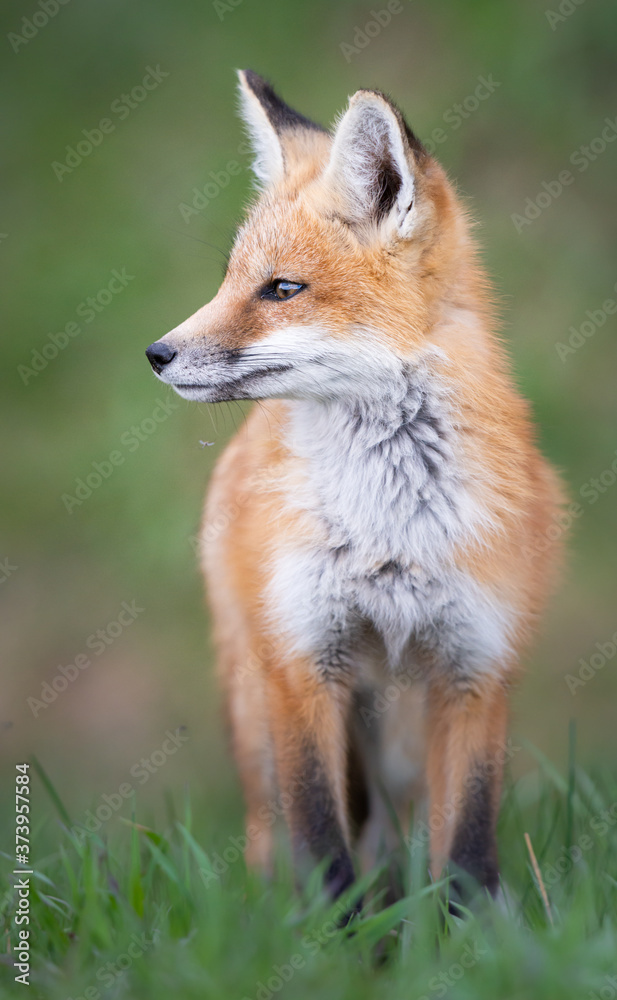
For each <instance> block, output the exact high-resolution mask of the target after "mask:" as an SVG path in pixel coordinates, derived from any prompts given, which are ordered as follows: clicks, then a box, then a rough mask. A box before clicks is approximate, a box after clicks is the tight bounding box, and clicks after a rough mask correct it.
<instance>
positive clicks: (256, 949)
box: [2, 757, 617, 1000]
mask: <svg viewBox="0 0 617 1000" xmlns="http://www.w3.org/2000/svg"><path fill="white" fill-rule="evenodd" d="M33 780H34V779H33ZM43 781H44V784H45V786H46V787H47V791H48V792H49V793H50V808H49V812H48V813H47V814H46V815H45V817H44V819H43V821H42V822H41V824H40V826H39V828H38V830H35V831H34V835H33V844H32V849H33V857H35V858H37V859H39V860H38V861H37V862H36V865H35V874H34V876H33V877H32V890H31V924H30V930H31V940H32V949H31V965H32V986H31V992H30V993H29V994H28V995H30V996H33V997H45V998H50V1000H56V998H58V1000H59V998H68V997H70V998H73V1000H77V998H81V997H85V998H87V1000H98V998H99V997H101V998H110V1000H111V998H112V997H113V998H118V1000H120V998H131V1000H133V998H138V997H139V998H140V997H144V998H149V1000H158V998H161V1000H163V998H168V997H174V998H183V1000H184V998H195V1000H198V998H199V1000H204V998H210V997H213V998H214V997H217V998H218V997H222V998H230V1000H231V998H235V997H237V998H238V1000H240V998H251V1000H253V998H257V1000H270V997H276V996H279V995H280V996H284V997H286V998H292V997H298V998H300V997H314V996H317V995H318V996H319V997H321V998H326V1000H327V998H329V997H332V998H334V997H337V998H340V997H349V998H354V1000H355V998H363V997H377V996H388V997H389V998H398V997H401V998H410V997H411V998H423V997H429V998H432V997H442V996H446V995H447V996H451V997H457V998H467V997H469V998H475V1000H482V998H487V1000H488V998H490V1000H498V998H505V997H507V998H508V1000H514V998H519V997H520V998H521V1000H523V998H534V1000H537V998H543V997H546V998H550V1000H556V998H560V1000H568V998H573V1000H574V998H577V1000H578V998H581V997H585V998H587V997H595V996H601V997H603V998H604V997H609V996H614V995H615V993H617V988H616V987H617V979H612V978H611V977H615V976H617V881H616V880H615V877H614V876H615V873H616V872H617V864H616V862H617V841H616V838H615V833H614V830H615V824H616V823H617V805H616V803H617V780H616V779H615V777H614V776H611V775H609V774H595V775H594V776H593V777H591V776H590V775H589V774H587V773H585V772H584V771H582V770H580V769H578V768H577V767H576V766H575V764H574V762H573V761H572V762H571V766H570V769H569V774H568V775H566V776H565V777H564V776H562V775H561V774H560V773H559V772H558V770H557V769H556V768H555V767H554V766H553V765H552V764H551V763H550V762H549V761H547V760H545V759H544V758H541V757H539V759H538V768H537V770H536V771H535V772H533V773H531V774H530V775H528V776H527V777H526V778H524V779H521V780H520V781H519V782H518V783H517V784H516V785H515V784H514V783H513V782H512V781H509V783H508V784H507V787H506V791H505V794H504V802H503V807H502V813H501V818H500V830H499V843H500V853H501V863H502V872H503V880H504V886H505V889H506V892H505V896H506V901H505V903H504V904H502V905H501V906H500V907H497V906H495V905H493V904H489V903H488V902H487V903H486V904H483V905H482V906H479V907H476V908H475V911H474V912H473V913H471V912H470V913H469V914H468V915H467V916H466V918H465V919H458V918H454V917H449V916H448V915H447V914H446V911H445V906H444V897H445V893H447V885H446V883H445V882H442V883H440V884H438V885H435V884H431V882H430V880H429V877H428V872H427V865H426V857H425V856H424V853H423V852H422V851H421V850H415V851H413V852H412V851H407V852H406V855H405V858H406V861H405V865H406V869H407V872H406V878H407V882H408V886H409V890H408V895H407V896H406V897H405V898H404V899H403V900H402V901H400V902H399V903H396V904H394V905H393V906H390V907H386V908H384V907H383V905H382V901H381V897H380V893H379V891H377V890H374V891H372V892H371V886H374V885H375V881H376V878H377V876H378V874H379V873H372V874H371V875H369V876H368V877H367V878H366V879H365V880H364V881H363V883H361V885H360V888H363V889H365V890H368V891H367V899H368V902H367V903H366V906H365V910H364V911H363V913H362V915H361V916H360V917H357V918H354V920H353V922H352V924H351V927H348V928H345V927H343V926H342V925H341V921H340V916H341V913H342V912H343V911H344V909H345V906H348V905H349V904H350V902H352V900H351V899H350V898H347V899H345V900H344V901H343V905H341V903H339V904H337V905H335V906H333V905H332V904H330V903H329V902H328V901H327V900H326V899H325V898H324V897H323V894H322V892H321V889H320V881H319V872H315V873H314V874H313V876H311V878H310V879H309V881H308V884H307V885H306V886H305V887H304V888H303V889H302V891H296V890H295V889H294V886H293V877H292V874H291V872H290V867H289V864H288V859H287V852H286V850H285V849H284V848H283V849H282V850H281V851H280V853H279V859H278V864H277V872H276V877H275V878H274V880H273V881H272V882H271V883H268V884H266V883H264V882H262V881H261V880H260V879H259V878H257V877H256V876H254V875H252V874H250V873H247V871H246V869H245V866H244V862H243V860H242V858H241V857H238V856H237V852H236V851H235V850H233V849H232V850H228V851H227V854H226V853H225V852H226V850H227V849H229V848H230V847H231V844H232V842H231V839H230V838H231V837H232V836H234V835H235V836H238V835H239V832H240V831H239V830H238V829H234V830H231V829H218V830H216V831H215V832H214V833H213V834H209V835H208V838H207V839H208V840H209V841H210V843H205V842H204V837H203V832H204V829H205V825H204V823H203V821H202V820H198V819H197V818H196V817H193V815H192V809H191V800H190V795H189V792H188V791H185V793H184V801H183V802H182V803H181V804H179V803H174V802H172V801H171V800H168V802H167V805H166V809H167V822H166V824H165V826H164V828H163V829H160V830H159V831H156V832H155V831H154V830H153V829H150V828H149V827H148V826H147V825H146V824H142V823H140V822H137V821H136V820H135V812H137V817H138V818H139V803H137V804H135V803H134V802H133V803H132V804H131V803H129V804H128V808H129V810H131V809H132V810H133V812H132V817H133V818H128V817H124V818H122V817H116V818H115V819H114V820H113V821H112V822H111V823H108V824H106V826H105V833H104V834H103V835H102V836H101V835H99V834H88V835H87V836H81V837H76V836H75V834H74V833H72V832H71V831H70V829H69V828H67V823H68V822H69V817H68V815H67V814H66V810H65V807H64V806H63V805H62V803H61V802H60V800H59V798H58V796H57V794H56V793H55V791H54V790H53V786H51V785H50V783H49V779H47V778H46V776H45V775H44V774H43ZM39 791H41V790H40V789H39ZM41 796H42V791H41ZM202 805H203V803H202ZM611 810H612V811H611ZM54 813H55V816H54V815H53V814H54ZM52 819H53V822H52ZM526 831H527V832H529V834H530V836H531V840H532V843H533V845H534V849H535V852H536V854H537V858H538V862H539V865H540V869H541V872H542V879H543V882H544V883H545V885H546V889H547V892H548V896H549V901H550V902H549V907H550V913H547V911H546V908H545V906H544V905H543V902H542V898H541V894H540V892H539V887H538V884H537V882H536V880H535V878H534V875H533V872H532V868H531V865H530V859H529V855H528V852H527V848H526V846H525V838H524V833H525V832H526ZM224 857H227V859H228V862H229V863H223V861H222V860H221V859H222V858H224ZM2 860H3V865H4V866H5V868H6V871H7V876H8V873H9V872H10V871H11V869H12V868H13V859H12V858H9V857H7V856H6V855H4V856H3V859H2ZM8 884H9V886H10V884H11V883H10V881H9V883H8ZM16 905H17V899H16V895H15V893H14V891H12V890H11V889H10V888H9V889H8V890H7V892H6V893H5V896H4V898H3V900H2V920H3V922H4V925H5V928H6V931H7V932H9V934H10V938H11V940H13V941H14V939H15V929H14V927H13V928H12V929H10V921H11V919H12V917H13V914H14V911H15V907H16ZM337 918H338V919H337ZM8 961H9V959H8V956H6V957H5V967H4V968H2V980H3V982H4V983H5V984H6V986H5V989H7V992H6V993H4V994H3V995H7V996H8V995H17V992H16V991H17V989H19V987H16V986H15V984H14V983H13V982H12V976H13V971H12V969H11V968H10V967H8ZM611 983H612V985H611ZM88 989H89V990H90V992H89V993H88V992H87V990H88ZM602 990H604V992H601V991H602ZM611 990H613V991H614V992H610V991H611ZM594 991H595V992H594Z"/></svg>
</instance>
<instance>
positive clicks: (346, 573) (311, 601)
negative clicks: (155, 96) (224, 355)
mask: <svg viewBox="0 0 617 1000" xmlns="http://www.w3.org/2000/svg"><path fill="white" fill-rule="evenodd" d="M391 388H392V392H391V394H390V395H389V398H388V399H387V400H386V401H383V400H379V401H378V402H377V401H372V402H370V403H368V402H364V401H363V402H354V403H349V402H337V403H331V404H328V405H326V404H323V403H318V402H310V401H306V402H305V401H303V402H300V403H294V404H292V406H291V410H290V413H291V423H290V429H289V436H288V444H289V446H290V449H291V451H292V452H293V453H294V454H296V455H297V456H298V458H299V459H300V460H301V462H302V468H303V470H305V473H304V477H303V481H302V482H301V483H300V484H299V485H298V484H294V485H293V486H292V485H289V487H288V489H287V502H288V503H290V504H291V505H293V506H294V507H296V508H297V509H299V510H300V511H301V512H302V515H303V518H304V517H305V518H306V524H307V531H306V534H305V537H304V540H303V541H302V542H295V543H294V544H293V545H291V544H290V543H289V542H288V541H287V540H285V539H281V540H280V542H279V543H278V546H277V555H276V558H275V562H274V566H273V576H272V581H271V587H270V595H269V596H270V601H269V604H270V606H271V607H272V608H274V609H276V611H275V617H276V626H277V629H280V630H281V631H282V632H283V633H284V634H285V635H286V636H287V637H288V640H289V643H290V645H291V646H292V648H293V649H294V650H295V651H296V652H297V653H300V654H302V655H309V656H311V657H312V658H313V659H314V660H315V661H316V663H317V665H318V666H319V667H320V668H322V669H324V670H326V671H327V672H332V671H336V670H337V669H346V670H353V668H354V663H355V662H356V661H357V660H358V636H359V635H360V634H361V633H362V629H363V626H365V625H366V624H367V623H368V624H369V625H370V626H371V627H372V629H373V630H374V631H375V632H376V633H377V634H378V635H379V636H380V637H381V638H382V640H383V643H384V645H385V649H386V653H387V660H388V661H389V664H390V666H391V667H394V668H396V669H400V668H401V667H404V666H405V665H406V663H407V662H408V661H410V660H411V654H410V650H411V649H413V648H415V649H420V650H422V651H423V652H425V653H427V654H428V659H430V660H431V661H432V662H434V663H436V664H437V665H438V667H439V669H447V670H451V671H453V672H454V673H456V674H457V675H460V676H462V677H465V676H469V675H470V674H473V673H476V672H478V671H485V670H488V669H491V668H492V667H494V666H495V665H497V664H498V663H499V660H501V659H503V657H504V656H505V654H506V653H507V650H508V628H509V625H510V624H511V614H510V613H509V612H508V609H507V608H505V607H503V605H501V604H500V603H499V602H498V601H497V600H496V599H495V597H494V596H493V595H491V594H490V593H488V592H486V591H485V590H483V588H482V587H480V585H479V584H478V583H477V582H476V581H474V580H473V578H472V577H471V576H470V575H469V574H467V573H465V572H463V571H461V570H459V569H458V568H457V567H456V566H455V564H454V561H453V552H454V549H455V548H456V547H457V546H459V545H461V544H464V543H465V541H466V540H472V539H473V537H474V536H475V535H477V533H478V530H479V528H480V527H481V526H482V525H483V524H486V522H487V512H486V511H485V510H484V509H482V506H481V505H480V504H479V503H478V501H477V500H476V501H474V500H473V499H472V494H471V491H470V488H469V487H470V483H469V472H467V471H466V469H465V462H464V456H463V453H462V448H461V442H460V439H459V436H458V431H457V426H456V421H455V418H454V417H453V408H452V406H451V404H450V400H449V396H448V391H447V389H446V388H445V387H443V386H440V385H439V383H438V382H437V381H436V380H435V379H433V378H432V377H431V376H430V374H429V373H428V372H427V371H426V370H422V369H421V370H416V371H414V372H411V371H410V370H409V369H408V368H406V367H403V368H402V370H401V373H400V380H399V382H398V383H397V384H396V383H395V384H393V385H392V387H391Z"/></svg>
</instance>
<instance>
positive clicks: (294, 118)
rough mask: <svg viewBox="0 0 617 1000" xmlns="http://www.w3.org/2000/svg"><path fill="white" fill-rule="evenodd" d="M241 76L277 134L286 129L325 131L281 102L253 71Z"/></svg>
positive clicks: (244, 71) (245, 72) (241, 73)
mask: <svg viewBox="0 0 617 1000" xmlns="http://www.w3.org/2000/svg"><path fill="white" fill-rule="evenodd" d="M239 76H240V79H241V81H242V82H244V83H245V84H246V86H247V87H248V88H249V89H250V90H251V91H252V93H253V94H254V95H255V97H256V98H257V100H258V101H259V103H260V104H261V106H262V108H263V109H264V111H265V112H266V115H267V116H268V121H269V122H270V124H271V126H272V128H273V129H274V130H275V131H276V132H281V131H282V130H283V129H286V128H314V129H318V130H319V131H320V132H323V131H324V129H322V127H321V125H317V124H316V123H315V122H312V121H311V120H310V118H305V117H304V115H301V114H300V113H299V112H298V111H294V109H293V108H290V107H289V105H288V104H285V101H283V100H281V98H280V97H279V96H278V94H277V93H275V91H274V89H273V88H272V86H271V85H270V84H269V83H268V81H267V80H264V78H263V77H261V76H259V75H258V74H257V73H254V72H253V70H252V69H244V70H240V73H239Z"/></svg>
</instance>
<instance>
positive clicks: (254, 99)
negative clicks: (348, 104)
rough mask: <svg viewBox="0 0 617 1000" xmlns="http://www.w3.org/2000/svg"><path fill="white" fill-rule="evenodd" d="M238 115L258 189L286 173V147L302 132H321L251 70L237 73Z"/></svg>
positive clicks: (319, 128) (278, 179)
mask: <svg viewBox="0 0 617 1000" xmlns="http://www.w3.org/2000/svg"><path fill="white" fill-rule="evenodd" d="M238 80H239V82H240V87H239V90H240V113H241V115H242V118H243V119H244V123H245V125H246V128H247V131H248V133H249V137H250V139H251V142H252V145H253V150H254V154H255V159H254V161H253V172H254V174H255V177H256V178H257V182H258V184H259V186H260V187H265V186H267V185H269V184H276V183H277V181H280V180H281V179H282V177H283V175H284V172H285V144H286V140H287V139H288V138H290V137H291V136H292V135H293V134H294V133H297V132H298V131H299V130H303V129H313V130H318V131H323V129H322V128H321V126H320V125H316V124H315V123H314V122H312V121H309V119H308V118H305V117H304V115H301V114H298V112H297V111H294V110H293V108H290V107H289V105H288V104H285V102H284V101H282V100H281V98H280V97H278V95H277V94H275V92H274V90H273V89H272V87H271V86H270V84H269V83H267V82H266V81H265V80H263V79H262V78H261V77H260V76H258V75H257V73H253V71H252V70H251V69H241V70H238Z"/></svg>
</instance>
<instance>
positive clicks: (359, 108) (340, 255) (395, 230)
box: [146, 70, 477, 402]
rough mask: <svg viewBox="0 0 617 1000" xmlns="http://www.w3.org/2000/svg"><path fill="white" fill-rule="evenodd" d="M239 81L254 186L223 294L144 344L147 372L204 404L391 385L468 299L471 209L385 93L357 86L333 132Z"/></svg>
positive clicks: (259, 84) (362, 392)
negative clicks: (251, 150) (465, 209)
mask: <svg viewBox="0 0 617 1000" xmlns="http://www.w3.org/2000/svg"><path fill="white" fill-rule="evenodd" d="M239 80H240V97H241V108H242V114H243V117H244V121H245V124H246V126H247V129H248V132H249V135H250V138H251V142H252V145H253V148H254V154H255V159H254V164H253V170H254V173H255V178H256V182H257V187H258V190H259V194H258V197H257V199H256V201H255V203H254V205H253V206H252V208H251V209H250V211H249V213H248V216H247V218H246V221H245V222H244V224H243V225H242V226H241V228H240V229H239V231H238V233H237V236H236V238H235V242H234V245H233V248H232V251H231V255H230V259H229V265H228V268H227V271H226V274H225V278H224V280H223V283H222V285H221V287H220V289H219V291H218V293H217V294H216V296H215V297H214V298H213V299H212V301H211V302H208V303H207V304H206V305H204V306H203V307H202V308H201V309H199V310H198V311H197V312H196V313H195V314H194V315H193V316H191V317H189V319H187V320H185V321H184V322H183V323H181V324H180V325H179V326H177V327H176V328H175V329H173V330H171V332H170V333H168V334H166V335H165V336H164V337H162V338H161V339H160V340H158V341H156V343H154V344H152V345H151V346H150V347H149V348H148V349H147V351H146V354H147V356H148V359H149V361H150V363H151V365H152V368H153V369H154V372H155V374H156V375H157V377H158V378H159V379H160V380H161V381H163V382H165V383H167V384H169V385H172V386H173V387H174V389H175V390H176V391H177V392H178V393H179V394H180V395H181V396H183V397H184V398H186V399H192V400H198V401H206V402H208V401H210V402H219V401H223V400H231V399H265V398H275V397H279V398H285V399H307V398H313V399H315V398H317V399H321V400H328V399H335V398H336V399H341V398H345V397H349V398H353V397H358V396H366V395H367V394H371V393H378V392H382V391H383V384H384V380H388V379H389V378H391V376H392V374H393V373H395V372H397V371H400V369H401V366H402V365H404V364H406V363H409V361H410V360H412V359H413V356H414V354H418V352H420V351H421V350H422V348H423V346H425V345H426V344H427V343H428V342H430V337H431V331H433V330H434V329H435V328H436V326H437V325H438V323H439V321H440V319H442V318H443V317H444V316H445V314H446V312H447V311H448V309H459V310H460V309H461V308H465V305H466V303H469V296H470V294H472V293H471V291H470V289H471V288H472V286H473V282H474V277H473V275H474V273H475V272H474V270H473V267H472V266H470V261H471V260H472V256H473V254H472V250H471V246H470V242H469V237H468V235H467V222H466V218H465V214H464V212H463V211H462V209H461V208H460V206H459V205H458V203H457V200H456V197H455V195H454V192H453V189H452V187H451V186H450V184H449V182H448V180H447V178H446V176H445V173H444V171H443V170H442V168H441V167H440V166H439V164H438V163H437V162H436V161H435V160H434V159H433V158H432V157H430V156H429V155H428V153H427V152H426V151H425V149H424V148H423V146H422V145H421V143H420V142H419V141H418V139H416V137H415V135H414V134H413V132H412V131H411V129H410V128H409V127H408V126H407V124H406V123H405V121H404V119H403V117H402V115H401V113H400V111H399V110H398V109H397V108H396V107H395V105H394V104H393V103H392V102H391V101H390V100H389V99H388V98H387V97H385V96H384V95H383V94H381V93H379V92H377V91H372V90H360V91H358V92H357V93H356V94H354V95H353V97H351V98H350V100H349V106H348V108H347V110H346V111H345V112H344V113H343V114H342V115H341V116H340V117H339V118H338V120H337V122H336V124H335V126H334V127H333V129H332V131H327V130H326V129H323V128H322V127H321V126H319V125H316V124H314V123H313V122H311V121H309V120H308V119H306V118H304V117H303V116H302V115H300V114H298V113H297V112H296V111H294V110H292V108H290V107H288V105H287V104H285V103H284V102H283V101H282V100H281V99H280V98H279V97H278V96H277V95H276V94H275V93H274V91H273V90H272V88H271V87H270V86H269V85H268V84H267V83H266V82H265V81H264V80H262V79H261V78H260V77H259V76H257V75H256V74H255V73H253V72H251V71H250V70H246V71H241V72H240V73H239ZM475 280H477V279H475Z"/></svg>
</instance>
